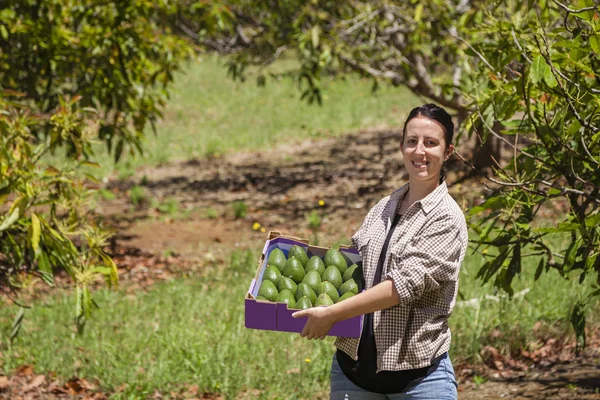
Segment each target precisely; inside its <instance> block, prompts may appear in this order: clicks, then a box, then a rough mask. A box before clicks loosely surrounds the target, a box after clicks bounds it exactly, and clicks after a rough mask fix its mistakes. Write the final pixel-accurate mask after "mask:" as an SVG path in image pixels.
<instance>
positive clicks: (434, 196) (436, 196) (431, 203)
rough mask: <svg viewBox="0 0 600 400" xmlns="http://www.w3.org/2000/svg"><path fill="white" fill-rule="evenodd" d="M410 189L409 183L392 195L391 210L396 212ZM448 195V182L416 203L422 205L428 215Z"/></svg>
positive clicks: (441, 184) (444, 182)
mask: <svg viewBox="0 0 600 400" xmlns="http://www.w3.org/2000/svg"><path fill="white" fill-rule="evenodd" d="M408 189H409V187H408V183H406V184H404V185H403V186H402V187H401V188H400V189H398V190H396V191H395V192H394V193H392V194H391V196H390V197H391V202H390V205H391V206H392V207H391V210H396V207H397V206H398V204H399V203H400V200H401V199H402V198H404V195H405V194H406V192H408ZM447 194H448V186H447V185H446V181H443V182H442V183H440V184H439V185H438V187H436V188H435V189H434V190H433V192H431V193H429V194H428V195H427V196H425V198H423V199H421V200H419V201H417V202H416V203H420V204H421V208H422V209H423V211H424V212H425V214H428V213H429V212H430V211H431V210H433V209H434V208H435V206H437V205H438V203H439V202H440V201H441V200H442V199H443V198H444V196H446V195H447ZM392 213H393V211H392Z"/></svg>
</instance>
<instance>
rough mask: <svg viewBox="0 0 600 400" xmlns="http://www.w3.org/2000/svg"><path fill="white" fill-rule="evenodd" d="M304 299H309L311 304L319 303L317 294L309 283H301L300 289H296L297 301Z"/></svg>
mask: <svg viewBox="0 0 600 400" xmlns="http://www.w3.org/2000/svg"><path fill="white" fill-rule="evenodd" d="M302 297H308V299H309V300H310V302H311V304H312V303H314V302H315V301H317V294H316V293H315V291H314V290H313V289H312V288H311V287H310V285H308V284H307V283H304V282H302V283H300V284H299V285H298V289H296V300H300V298H302Z"/></svg>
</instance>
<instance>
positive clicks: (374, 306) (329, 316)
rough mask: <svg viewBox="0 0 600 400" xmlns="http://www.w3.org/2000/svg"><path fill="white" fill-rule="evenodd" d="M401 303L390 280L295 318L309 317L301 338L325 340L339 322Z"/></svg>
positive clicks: (296, 315)
mask: <svg viewBox="0 0 600 400" xmlns="http://www.w3.org/2000/svg"><path fill="white" fill-rule="evenodd" d="M399 302H400V300H399V297H398V292H397V291H396V288H395V286H394V284H393V282H392V281H391V280H390V279H386V280H384V281H383V282H381V283H379V284H378V285H376V286H373V287H372V288H371V289H369V290H366V291H364V292H362V293H359V294H357V295H356V296H352V297H350V298H349V299H346V300H344V301H342V302H340V303H336V304H333V305H331V306H328V307H314V308H309V309H307V310H302V311H297V312H295V313H293V314H292V316H293V317H294V318H301V317H308V320H307V321H306V324H305V325H304V329H303V330H302V333H301V334H300V335H301V336H303V337H304V336H305V337H306V338H307V339H324V338H325V336H326V335H327V332H329V330H330V329H331V327H332V326H333V324H335V323H336V322H338V321H343V320H345V319H349V318H353V317H356V316H357V315H363V314H368V313H372V312H375V311H379V310H383V309H386V308H390V307H392V306H395V305H396V304H398V303H399Z"/></svg>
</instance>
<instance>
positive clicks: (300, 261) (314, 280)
mask: <svg viewBox="0 0 600 400" xmlns="http://www.w3.org/2000/svg"><path fill="white" fill-rule="evenodd" d="M361 290H362V270H361V269H360V267H359V266H358V265H356V264H353V265H351V266H348V263H347V262H346V259H345V258H344V256H343V255H342V253H340V252H339V251H338V250H335V249H333V248H331V249H329V250H328V251H327V253H326V254H325V258H324V259H321V257H319V256H312V257H311V258H310V259H309V258H308V255H307V254H306V250H304V248H302V247H300V246H292V248H290V251H289V252H288V257H287V258H286V257H285V254H284V253H283V251H281V249H274V250H273V251H271V254H269V258H268V259H267V268H266V269H265V271H264V273H263V278H262V281H261V285H260V288H259V290H258V296H257V297H256V298H257V299H258V300H267V301H274V302H277V303H286V304H287V307H288V308H291V309H300V310H304V309H307V308H311V307H313V306H314V307H317V306H329V305H332V304H334V303H338V302H340V301H342V300H346V299H347V298H349V297H352V296H354V295H355V294H357V293H358V292H359V291H361Z"/></svg>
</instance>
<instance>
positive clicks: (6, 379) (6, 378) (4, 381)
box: [0, 376, 9, 390]
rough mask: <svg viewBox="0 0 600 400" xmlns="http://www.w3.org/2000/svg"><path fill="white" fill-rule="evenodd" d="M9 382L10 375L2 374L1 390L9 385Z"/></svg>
mask: <svg viewBox="0 0 600 400" xmlns="http://www.w3.org/2000/svg"><path fill="white" fill-rule="evenodd" d="M8 385H9V383H8V377H7V376H0V390H4V389H6V388H7V387H8Z"/></svg>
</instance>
